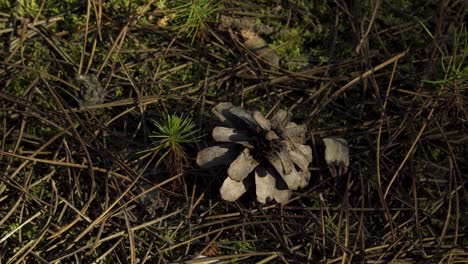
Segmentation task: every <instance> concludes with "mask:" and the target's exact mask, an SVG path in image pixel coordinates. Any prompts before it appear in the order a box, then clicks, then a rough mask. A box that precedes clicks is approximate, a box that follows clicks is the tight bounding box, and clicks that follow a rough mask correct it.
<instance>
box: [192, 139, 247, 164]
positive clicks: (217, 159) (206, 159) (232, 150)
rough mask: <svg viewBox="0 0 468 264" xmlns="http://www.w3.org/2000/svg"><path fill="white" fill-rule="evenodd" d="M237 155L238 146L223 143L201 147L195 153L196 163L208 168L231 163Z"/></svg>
mask: <svg viewBox="0 0 468 264" xmlns="http://www.w3.org/2000/svg"><path fill="white" fill-rule="evenodd" d="M237 155H239V147H237V146H236V145H235V144H223V145H217V146H212V147H208V148H205V149H203V150H202V151H200V152H198V154H197V164H198V166H200V167H203V168H210V167H215V166H219V165H227V164H229V163H231V162H232V161H233V160H234V159H235V158H236V157H237Z"/></svg>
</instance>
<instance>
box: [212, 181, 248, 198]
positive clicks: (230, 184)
mask: <svg viewBox="0 0 468 264" xmlns="http://www.w3.org/2000/svg"><path fill="white" fill-rule="evenodd" d="M249 186H250V182H249V181H248V179H244V180H243V181H240V182H238V181H234V180H232V179H231V178H230V177H226V179H225V180H224V182H223V185H222V186H221V188H220V189H219V193H220V194H221V198H222V199H223V200H226V201H228V202H234V201H235V200H237V199H239V197H241V196H242V194H244V193H245V192H246V191H247V189H248V188H249Z"/></svg>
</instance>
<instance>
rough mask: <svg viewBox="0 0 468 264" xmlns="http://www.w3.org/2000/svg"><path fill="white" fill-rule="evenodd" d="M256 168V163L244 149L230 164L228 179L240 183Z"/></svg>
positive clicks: (247, 150)
mask: <svg viewBox="0 0 468 264" xmlns="http://www.w3.org/2000/svg"><path fill="white" fill-rule="evenodd" d="M257 166H258V162H257V161H256V160H255V159H254V158H253V157H252V155H250V151H249V149H244V151H242V153H241V154H239V156H237V158H236V159H235V160H234V161H233V162H232V163H231V165H230V166H229V169H228V171H227V172H228V175H229V177H230V178H231V179H233V180H234V181H242V180H243V179H245V178H246V177H247V176H248V175H249V173H251V172H252V171H253V170H254V169H255V167H257Z"/></svg>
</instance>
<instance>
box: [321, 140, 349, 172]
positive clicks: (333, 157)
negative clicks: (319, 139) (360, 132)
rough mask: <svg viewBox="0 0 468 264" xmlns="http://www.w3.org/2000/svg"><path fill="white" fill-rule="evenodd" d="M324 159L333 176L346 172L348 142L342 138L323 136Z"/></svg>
mask: <svg viewBox="0 0 468 264" xmlns="http://www.w3.org/2000/svg"><path fill="white" fill-rule="evenodd" d="M323 142H324V143H325V161H326V162H327V164H328V169H329V170H330V173H331V174H332V175H333V177H336V176H341V175H343V174H345V173H346V171H347V170H348V166H349V148H348V142H347V141H346V140H345V139H343V138H324V139H323Z"/></svg>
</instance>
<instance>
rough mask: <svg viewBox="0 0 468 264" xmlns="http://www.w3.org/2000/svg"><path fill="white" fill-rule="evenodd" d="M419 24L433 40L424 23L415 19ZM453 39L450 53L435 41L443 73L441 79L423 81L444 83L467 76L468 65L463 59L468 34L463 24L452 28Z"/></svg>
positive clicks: (467, 45) (466, 54)
mask: <svg viewBox="0 0 468 264" xmlns="http://www.w3.org/2000/svg"><path fill="white" fill-rule="evenodd" d="M417 20H418V22H419V24H420V25H421V26H422V27H423V28H424V30H425V31H426V33H427V34H428V35H429V36H430V37H431V38H432V39H433V40H435V37H434V35H432V33H431V31H430V30H429V29H428V28H427V27H426V25H424V23H423V22H422V21H421V20H420V19H417ZM454 30H455V34H454V41H453V51H452V54H451V55H450V54H447V53H446V52H444V50H443V49H442V48H441V47H440V46H439V45H438V44H437V43H436V47H437V49H438V50H439V53H440V55H441V56H442V59H441V67H442V69H443V71H444V73H445V76H444V79H443V80H435V81H433V80H424V82H427V83H432V84H445V83H447V82H449V81H454V80H455V81H456V80H466V78H467V77H468V66H466V64H465V59H466V57H467V56H468V34H467V29H466V27H465V26H463V25H462V26H461V28H460V29H459V30H457V29H454Z"/></svg>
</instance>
